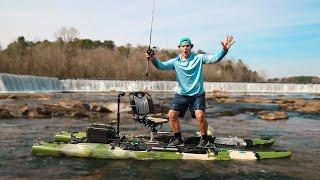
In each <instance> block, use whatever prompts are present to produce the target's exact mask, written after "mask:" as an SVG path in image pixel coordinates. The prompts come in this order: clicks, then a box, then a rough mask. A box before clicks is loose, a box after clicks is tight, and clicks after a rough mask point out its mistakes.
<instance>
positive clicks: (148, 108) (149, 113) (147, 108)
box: [129, 92, 169, 141]
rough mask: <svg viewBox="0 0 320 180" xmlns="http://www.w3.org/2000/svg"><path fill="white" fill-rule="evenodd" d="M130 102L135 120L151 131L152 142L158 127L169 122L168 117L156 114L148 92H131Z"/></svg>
mask: <svg viewBox="0 0 320 180" xmlns="http://www.w3.org/2000/svg"><path fill="white" fill-rule="evenodd" d="M129 100H130V105H131V108H132V113H133V118H134V120H135V121H137V122H139V123H141V124H143V125H145V126H146V127H149V128H150V129H151V140H150V141H152V139H153V135H154V134H155V133H157V127H158V126H161V125H162V124H163V123H167V122H168V121H169V119H168V117H167V115H163V114H155V112H154V105H153V102H152V98H151V96H150V94H149V93H147V92H131V93H129Z"/></svg>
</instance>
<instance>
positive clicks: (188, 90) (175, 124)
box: [146, 36, 234, 148]
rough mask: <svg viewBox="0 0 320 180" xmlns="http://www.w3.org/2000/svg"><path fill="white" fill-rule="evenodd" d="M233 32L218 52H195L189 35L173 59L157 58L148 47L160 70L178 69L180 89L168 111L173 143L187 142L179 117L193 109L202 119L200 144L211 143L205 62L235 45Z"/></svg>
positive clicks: (177, 76) (224, 53) (148, 54)
mask: <svg viewBox="0 0 320 180" xmlns="http://www.w3.org/2000/svg"><path fill="white" fill-rule="evenodd" d="M233 43H234V40H233V37H232V36H227V37H226V39H225V40H224V41H222V42H221V45H222V48H223V49H222V50H221V51H220V52H219V53H217V54H215V55H206V54H195V53H192V52H191V49H192V48H193V44H192V42H191V40H190V39H189V38H182V39H181V40H180V42H179V45H178V47H179V50H180V52H181V54H180V55H179V56H177V57H175V58H173V59H170V60H168V61H165V62H162V61H159V60H158V59H156V58H155V54H154V51H147V53H146V57H147V59H148V61H149V60H151V62H152V63H153V65H154V66H155V67H156V68H157V69H160V70H175V71H176V79H177V81H178V84H179V91H178V93H177V94H175V96H174V98H173V100H172V102H171V108H170V110H169V113H168V117H169V121H170V124H171V128H172V131H173V132H174V137H173V138H172V139H171V140H170V142H169V146H179V145H183V139H182V136H181V132H180V123H179V119H178V117H184V114H185V112H186V111H187V110H188V109H189V110H190V112H191V114H192V116H193V118H194V117H195V118H196V119H197V121H198V125H199V128H200V133H201V139H200V142H199V145H198V147H202V148H205V147H206V146H208V145H209V144H210V143H209V139H208V135H207V129H208V123H207V121H206V119H205V110H206V105H205V90H204V87H203V66H202V65H203V64H213V63H217V62H219V61H220V60H221V59H222V58H223V57H224V56H225V55H226V54H227V52H228V50H229V48H230V47H231V46H232V45H233Z"/></svg>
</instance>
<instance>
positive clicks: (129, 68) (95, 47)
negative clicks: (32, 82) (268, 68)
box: [0, 28, 264, 82]
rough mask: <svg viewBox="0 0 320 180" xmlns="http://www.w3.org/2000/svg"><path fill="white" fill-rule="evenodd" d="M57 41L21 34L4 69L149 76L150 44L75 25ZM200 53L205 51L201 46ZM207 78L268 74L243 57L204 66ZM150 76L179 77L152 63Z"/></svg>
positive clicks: (1, 58) (3, 55)
mask: <svg viewBox="0 0 320 180" xmlns="http://www.w3.org/2000/svg"><path fill="white" fill-rule="evenodd" d="M55 35H56V40H55V41H48V40H43V41H35V42H33V41H28V40H26V39H25V38H24V37H23V36H20V37H18V38H17V40H15V41H14V42H12V43H10V44H9V45H8V46H7V47H6V48H5V49H0V62H1V63H0V72H2V73H14V74H27V75H38V76H49V77H58V78H90V79H127V80H142V79H147V78H146V77H145V70H146V58H145V52H146V49H147V46H143V45H137V46H135V47H134V46H132V45H131V44H127V45H124V46H116V45H115V43H114V42H113V41H112V40H104V41H100V40H91V39H79V38H77V35H78V32H77V31H76V30H75V29H72V28H70V29H67V28H61V29H60V30H58V31H57V32H56V33H55ZM198 53H205V52H203V51H202V50H198ZM156 54H157V57H158V58H159V59H161V60H167V59H170V58H174V57H176V56H177V55H178V54H179V51H178V50H172V49H158V50H157V51H156ZM204 71H205V80H206V81H232V82H262V81H264V78H263V77H262V76H261V75H259V74H258V73H257V72H256V71H252V70H250V68H249V67H248V66H247V65H246V64H244V63H243V61H242V60H231V59H225V60H223V61H221V62H220V63H218V64H214V65H206V66H205V67H204ZM148 79H150V80H175V73H174V71H160V70H157V69H155V68H154V67H153V66H152V65H150V67H149V77H148Z"/></svg>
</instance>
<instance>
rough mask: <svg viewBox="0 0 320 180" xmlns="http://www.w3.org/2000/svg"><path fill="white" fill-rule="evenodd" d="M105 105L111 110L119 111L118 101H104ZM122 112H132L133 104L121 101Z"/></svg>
mask: <svg viewBox="0 0 320 180" xmlns="http://www.w3.org/2000/svg"><path fill="white" fill-rule="evenodd" d="M103 107H105V108H107V109H108V110H110V111H111V112H117V110H118V103H116V102H109V103H104V104H103ZM120 112H131V106H130V104H129V103H128V102H122V103H120Z"/></svg>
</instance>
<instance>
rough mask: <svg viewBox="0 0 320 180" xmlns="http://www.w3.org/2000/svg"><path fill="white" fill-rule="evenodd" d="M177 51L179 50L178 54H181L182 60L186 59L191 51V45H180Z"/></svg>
mask: <svg viewBox="0 0 320 180" xmlns="http://www.w3.org/2000/svg"><path fill="white" fill-rule="evenodd" d="M179 49H180V52H181V54H182V57H183V58H184V59H188V58H189V55H190V53H191V49H192V47H191V45H190V44H184V45H181V46H180V47H179Z"/></svg>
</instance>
